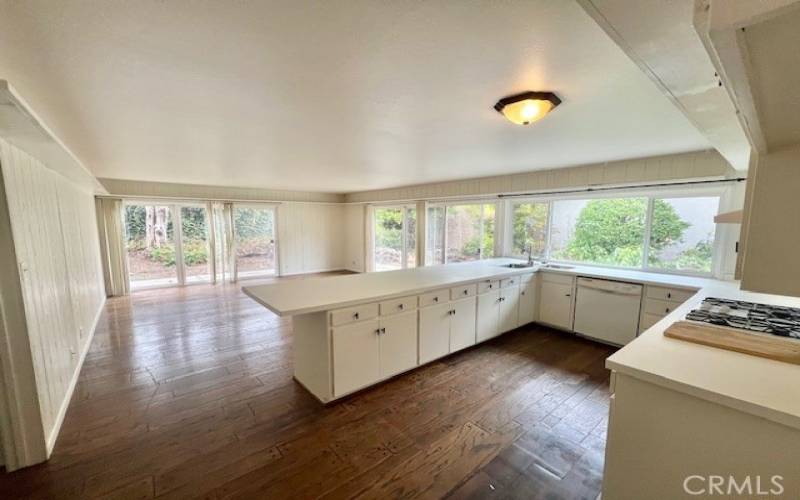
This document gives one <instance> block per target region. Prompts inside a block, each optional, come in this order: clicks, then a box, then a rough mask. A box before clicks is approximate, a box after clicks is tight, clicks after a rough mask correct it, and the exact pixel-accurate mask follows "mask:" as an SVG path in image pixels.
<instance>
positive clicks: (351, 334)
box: [332, 319, 380, 396]
mask: <svg viewBox="0 0 800 500" xmlns="http://www.w3.org/2000/svg"><path fill="white" fill-rule="evenodd" d="M379 329H380V321H378V320H377V319H373V320H368V321H361V322H358V323H352V324H349V325H346V326H340V327H338V328H334V329H333V330H332V334H333V366H334V367H335V369H334V373H333V391H334V394H335V395H336V396H339V395H342V394H346V393H348V392H352V391H355V390H358V389H361V388H362V387H366V386H368V385H370V384H372V383H374V382H376V381H377V380H378V379H379V378H380V362H379V359H380V358H379V349H380V346H379V344H380V330H379Z"/></svg>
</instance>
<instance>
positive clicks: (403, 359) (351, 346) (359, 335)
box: [331, 311, 417, 397]
mask: <svg viewBox="0 0 800 500" xmlns="http://www.w3.org/2000/svg"><path fill="white" fill-rule="evenodd" d="M331 334H332V337H333V366H334V370H333V393H334V396H335V397H339V396H341V395H344V394H347V393H350V392H353V391H356V390H358V389H361V388H363V387H366V386H368V385H372V384H374V383H375V382H377V381H379V380H382V379H385V378H388V377H391V376H392V375H396V374H398V373H401V372H404V371H406V370H410V369H411V368H413V367H415V366H417V312H416V311H409V312H405V313H400V314H394V315H392V316H388V317H381V318H380V319H372V320H367V321H359V322H356V323H351V324H349V325H345V326H340V327H337V328H333V329H331Z"/></svg>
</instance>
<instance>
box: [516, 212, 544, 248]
mask: <svg viewBox="0 0 800 500" xmlns="http://www.w3.org/2000/svg"><path fill="white" fill-rule="evenodd" d="M549 207H550V205H549V204H547V203H520V204H518V205H515V206H514V220H513V224H514V239H513V245H514V248H513V250H514V255H522V254H525V253H527V251H528V245H532V246H533V255H543V254H544V251H545V245H546V244H547V216H548V212H549Z"/></svg>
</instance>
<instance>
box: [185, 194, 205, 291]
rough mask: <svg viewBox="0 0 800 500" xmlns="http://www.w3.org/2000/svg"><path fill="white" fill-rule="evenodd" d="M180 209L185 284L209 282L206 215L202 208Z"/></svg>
mask: <svg viewBox="0 0 800 500" xmlns="http://www.w3.org/2000/svg"><path fill="white" fill-rule="evenodd" d="M180 209H181V251H182V252H183V273H184V279H185V282H186V283H202V282H208V281H210V280H211V274H210V272H209V265H208V214H207V213H206V208H205V207H204V206H183V207H180Z"/></svg>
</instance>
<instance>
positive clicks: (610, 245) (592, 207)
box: [558, 198, 690, 267]
mask: <svg viewBox="0 0 800 500" xmlns="http://www.w3.org/2000/svg"><path fill="white" fill-rule="evenodd" d="M646 213H647V199H645V198H618V199H608V200H591V201H589V202H588V203H587V204H586V206H585V207H583V209H582V210H581V212H580V214H578V219H577V221H576V224H575V234H574V235H573V236H572V238H571V239H570V241H569V242H568V243H567V245H566V247H565V248H564V250H563V251H562V252H561V253H560V254H559V255H558V257H559V258H566V259H568V260H575V261H585V262H596V263H599V264H611V265H617V266H631V267H638V266H641V265H642V254H643V250H644V231H645V217H646ZM653 220H654V221H658V223H657V224H653V227H652V232H651V235H650V249H651V251H656V252H657V251H658V250H661V249H663V248H665V247H667V246H669V245H672V244H674V243H677V242H680V241H681V238H682V237H683V233H684V231H686V229H687V228H688V227H689V226H690V224H689V223H687V222H685V221H683V220H682V219H681V218H680V216H678V214H677V213H676V212H675V209H674V208H673V207H672V206H671V205H670V204H668V203H666V202H664V201H663V200H655V201H654V204H653Z"/></svg>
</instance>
